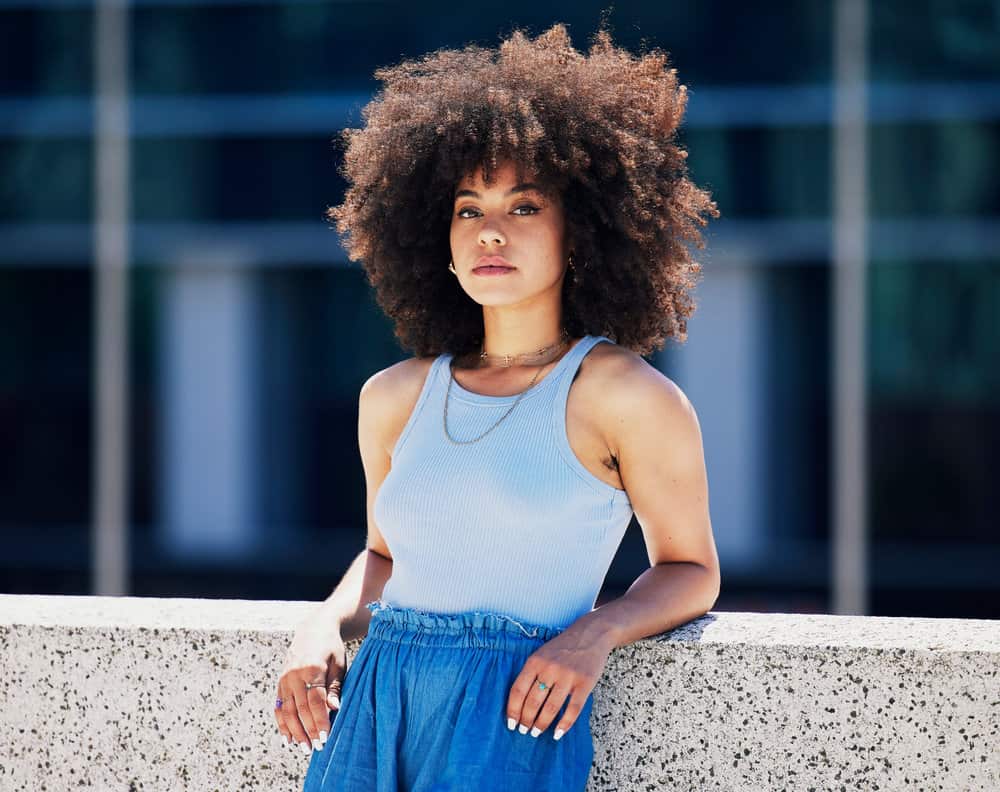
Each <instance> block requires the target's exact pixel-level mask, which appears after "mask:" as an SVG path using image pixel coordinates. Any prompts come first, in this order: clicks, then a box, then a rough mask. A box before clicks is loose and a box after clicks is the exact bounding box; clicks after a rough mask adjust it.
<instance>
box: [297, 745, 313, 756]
mask: <svg viewBox="0 0 1000 792" xmlns="http://www.w3.org/2000/svg"><path fill="white" fill-rule="evenodd" d="M299 748H301V749H302V753H304V754H305V755H306V756H309V754H310V753H312V752H311V751H310V750H309V743H299Z"/></svg>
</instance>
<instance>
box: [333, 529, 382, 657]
mask: <svg viewBox="0 0 1000 792" xmlns="http://www.w3.org/2000/svg"><path fill="white" fill-rule="evenodd" d="M390 575H392V560H391V559H388V558H383V557H382V556H380V555H379V554H378V553H376V552H374V551H373V550H372V549H371V548H370V547H367V548H365V549H364V550H362V551H361V552H360V553H358V555H357V557H356V558H355V559H354V561H352V562H351V566H350V567H349V568H348V570H347V572H345V573H344V577H343V578H341V580H340V583H338V584H337V587H336V588H335V589H334V590H333V593H332V594H331V595H330V596H329V597H327V598H326V600H324V602H323V604H322V605H321V606H320V609H319V612H318V614H317V615H316V617H317V618H318V619H319V622H320V623H322V624H326V625H329V626H330V627H331V628H333V629H338V630H339V631H340V637H341V639H342V640H344V641H345V642H346V641H353V640H356V639H358V638H363V637H364V636H365V635H366V634H367V633H368V624H369V622H370V621H371V611H369V610H368V608H366V607H365V605H366V604H367V603H369V602H371V601H372V600H376V599H378V598H379V597H381V596H382V590H383V589H384V588H385V583H386V581H387V580H388V579H389V576H390Z"/></svg>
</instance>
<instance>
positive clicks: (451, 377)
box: [441, 329, 569, 445]
mask: <svg viewBox="0 0 1000 792" xmlns="http://www.w3.org/2000/svg"><path fill="white" fill-rule="evenodd" d="M567 341H569V335H568V334H567V333H566V330H565V329H564V330H563V331H562V335H560V336H559V340H558V341H557V342H556V343H555V344H550V345H549V346H547V347H543V348H542V349H540V350H538V352H533V353H531V354H530V355H487V354H486V353H485V351H482V352H480V359H481V360H485V359H487V358H489V357H493V358H496V357H499V358H501V359H505V360H510V359H517V358H522V357H537V356H539V355H541V354H543V353H545V352H546V351H548V350H551V349H556V350H557V352H560V351H562V348H563V347H564V346H565V345H566V342H567ZM553 359H554V357H553V358H552V359H550V360H546V361H544V362H542V363H535V364H534V365H536V366H538V370H537V371H536V372H535V375H534V376H533V377H532V378H531V382H529V383H528V387H527V388H525V389H524V390H523V391H521V392H520V393H519V394H517V398H516V399H514V403H513V404H512V405H510V407H508V408H507V411H506V412H505V413H504V414H503V415H501V416H500V418H499V419H498V420H497V422H496V423H494V424H493V425H492V426H491V427H489V428H488V429H487V430H486V431H485V432H483V433H482V434H481V435H479V437H474V438H472V439H471V440H456V439H455V438H454V437H452V436H451V432H449V431H448V396H449V394H450V393H451V383H452V382H453V381H454V379H455V377H454V375H453V374H452V371H451V364H450V363H449V364H448V388H447V390H445V392H444V415H442V421H441V423H442V426H443V428H444V436H445V437H447V438H448V440H449V442H451V443H452V444H453V445H468V444H469V443H475V442H477V441H479V440H482V439H483V438H484V437H486V435H488V434H489V433H490V432H492V431H493V430H494V429H496V428H497V427H498V426H499V425H500V424H501V423H503V420H504V418H506V417H507V416H508V415H510V414H511V413H512V412H513V411H514V408H515V407H517V405H518V404H520V402H521V399H522V398H524V394H526V393H527V392H528V391H530V390H531V389H532V388H533V387H534V385H535V381H536V380H537V379H538V375H539V374H541V373H542V369H543V368H544V367H545V366H546V364H548V363H551V362H552V360H553ZM501 365H506V366H510V365H512V364H511V363H505V364H501ZM522 365H531V364H522Z"/></svg>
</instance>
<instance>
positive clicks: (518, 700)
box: [507, 659, 535, 734]
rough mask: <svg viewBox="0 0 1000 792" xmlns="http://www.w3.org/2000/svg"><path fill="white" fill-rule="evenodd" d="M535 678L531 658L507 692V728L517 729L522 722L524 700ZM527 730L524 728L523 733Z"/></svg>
mask: <svg viewBox="0 0 1000 792" xmlns="http://www.w3.org/2000/svg"><path fill="white" fill-rule="evenodd" d="M534 679H535V670H534V666H533V665H532V664H531V661H530V659H529V660H528V662H527V663H525V664H524V667H523V668H522V669H521V671H520V673H519V674H518V675H517V677H516V678H515V679H514V684H513V685H511V686H510V693H508V694H507V728H508V729H511V730H513V729H516V728H518V726H519V725H521V726H523V723H522V722H521V711H522V710H523V709H524V701H525V699H526V698H528V693H530V692H531V685H532V682H533V681H534ZM525 731H527V729H523V730H522V731H521V733H522V734H524V732H525Z"/></svg>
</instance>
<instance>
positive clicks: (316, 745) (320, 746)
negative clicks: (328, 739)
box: [312, 739, 323, 751]
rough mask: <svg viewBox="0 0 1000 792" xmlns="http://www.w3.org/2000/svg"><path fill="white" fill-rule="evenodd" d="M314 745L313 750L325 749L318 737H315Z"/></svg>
mask: <svg viewBox="0 0 1000 792" xmlns="http://www.w3.org/2000/svg"><path fill="white" fill-rule="evenodd" d="M312 745H313V750H314V751H322V750H323V746H322V745H321V744H320V741H319V740H317V739H313V741H312Z"/></svg>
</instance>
